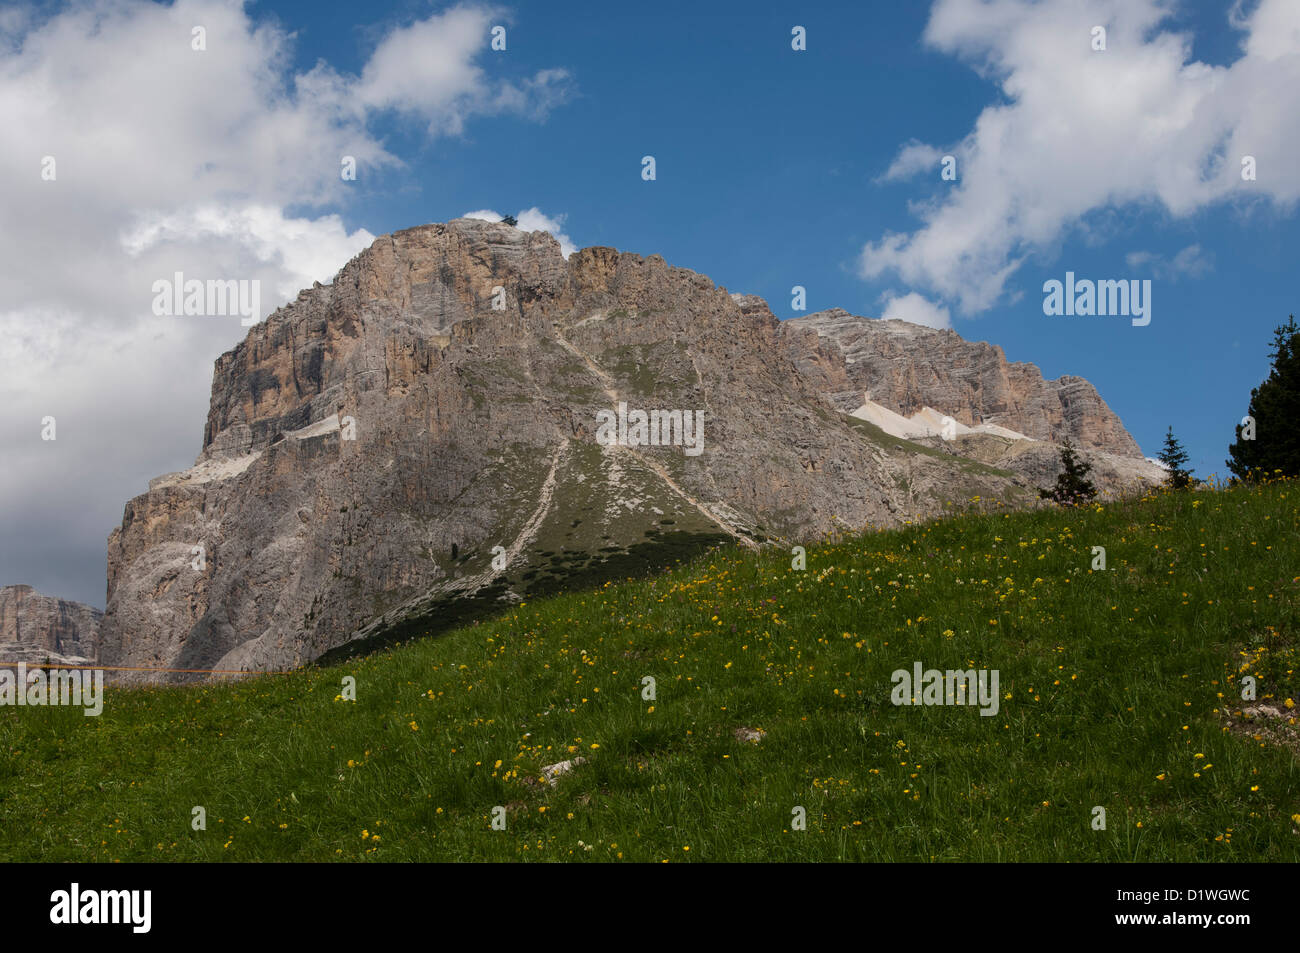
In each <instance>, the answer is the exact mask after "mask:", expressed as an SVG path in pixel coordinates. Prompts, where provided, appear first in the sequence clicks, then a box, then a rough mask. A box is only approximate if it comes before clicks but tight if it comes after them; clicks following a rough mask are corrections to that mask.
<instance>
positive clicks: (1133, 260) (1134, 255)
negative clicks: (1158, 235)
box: [1124, 244, 1214, 281]
mask: <svg viewBox="0 0 1300 953" xmlns="http://www.w3.org/2000/svg"><path fill="white" fill-rule="evenodd" d="M1124 261H1125V263H1126V264H1127V265H1128V266H1129V267H1130V268H1133V269H1138V268H1144V269H1146V270H1147V271H1148V272H1150V273H1151V274H1152V275H1153V276H1155V277H1156V278H1161V279H1167V280H1171V281H1177V280H1178V279H1179V278H1183V277H1187V278H1199V277H1201V276H1202V275H1206V274H1209V273H1210V272H1211V271H1213V270H1214V255H1213V254H1212V253H1210V252H1207V251H1205V250H1204V249H1202V248H1201V246H1200V245H1199V244H1196V245H1188V246H1187V247H1186V248H1184V249H1183V250H1182V251H1180V252H1178V253H1177V254H1176V255H1174V257H1173V258H1170V259H1168V260H1166V259H1165V258H1164V257H1162V256H1161V255H1157V254H1156V253H1154V252H1149V251H1131V252H1129V253H1128V254H1127V255H1125V256H1124Z"/></svg>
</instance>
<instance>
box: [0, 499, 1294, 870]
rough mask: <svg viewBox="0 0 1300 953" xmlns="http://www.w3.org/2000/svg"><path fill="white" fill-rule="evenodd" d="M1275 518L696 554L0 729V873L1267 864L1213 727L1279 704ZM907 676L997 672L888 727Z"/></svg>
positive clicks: (1288, 617) (1001, 531)
mask: <svg viewBox="0 0 1300 953" xmlns="http://www.w3.org/2000/svg"><path fill="white" fill-rule="evenodd" d="M1298 502H1300V494H1297V492H1296V487H1295V484H1289V483H1274V484H1271V485H1268V486H1263V487H1257V488H1239V489H1233V490H1226V491H1216V492H1201V493H1190V494H1177V495H1164V494H1162V495H1159V496H1156V497H1155V498H1149V499H1146V500H1143V501H1132V502H1125V503H1115V504H1109V505H1106V506H1102V507H1094V508H1092V509H1087V510H1055V509H1053V510H1039V511H1034V512H1022V513H1008V512H1002V511H998V510H994V511H993V512H979V513H976V512H969V513H966V514H958V515H954V516H953V517H952V518H950V519H946V520H942V521H939V522H935V523H929V524H925V525H920V526H909V527H904V528H903V529H900V530H896V531H892V532H886V533H873V534H869V535H865V536H860V537H856V538H851V539H841V540H838V541H836V542H834V543H830V544H827V545H825V546H821V547H810V548H809V550H808V554H807V568H806V570H803V571H796V570H792V569H791V567H790V554H789V553H788V552H785V551H782V550H776V549H768V550H765V551H763V552H760V553H757V554H755V553H752V552H745V551H742V550H738V549H732V548H727V549H721V550H717V551H715V552H713V553H712V554H710V555H709V556H708V557H705V558H703V559H697V560H695V561H693V562H691V563H688V564H685V565H683V566H681V567H679V568H678V569H676V570H673V571H672V572H670V573H667V574H664V575H661V576H658V577H655V578H653V579H645V580H639V581H632V582H625V583H620V584H617V585H609V586H607V587H606V588H604V589H602V590H598V591H595V592H585V593H574V594H569V595H563V596H557V597H553V598H550V599H547V600H545V601H539V602H528V603H526V604H524V605H521V606H518V607H515V608H514V609H512V610H510V611H508V612H507V613H506V614H504V615H501V616H499V617H497V618H495V619H493V620H491V621H488V622H483V623H481V624H478V625H475V626H472V627H469V628H462V629H459V630H457V631H454V632H450V633H447V634H444V635H442V636H440V637H438V638H435V639H426V640H423V641H416V642H411V643H408V644H405V645H401V646H397V647H394V648H390V649H387V650H385V651H383V652H380V653H377V654H375V655H372V656H370V657H367V658H364V659H356V660H352V661H350V662H347V663H346V664H342V665H338V666H334V667H326V668H317V669H311V670H306V671H302V672H298V673H294V674H291V675H284V676H263V677H258V678H253V679H248V680H245V681H242V682H240V683H238V684H228V685H212V686H207V687H185V688H179V687H177V688H154V689H134V690H127V689H121V690H110V693H109V695H108V698H107V701H106V706H105V710H104V713H103V714H102V715H101V716H100V717H98V718H88V717H84V716H83V715H82V714H81V713H80V710H68V709H58V708H43V709H42V708H22V709H4V710H2V711H0V726H2V727H0V751H3V752H4V757H3V760H2V761H0V858H3V859H5V860H54V861H62V860H105V861H107V860H119V859H120V860H125V861H132V860H157V859H163V860H200V861H210V860H347V861H355V860H369V861H375V860H509V859H518V858H522V859H532V860H592V861H596V860H598V861H608V860H617V859H619V858H620V857H621V859H623V860H627V861H654V862H658V861H661V860H673V861H680V860H699V859H702V860H905V861H911V860H971V861H974V860H1027V861H1028V860H1052V861H1056V860H1074V861H1115V860H1119V861H1214V860H1222V861H1246V860H1267V861H1295V860H1297V859H1300V834H1298V833H1297V829H1298V828H1300V824H1298V823H1297V821H1296V820H1294V819H1293V815H1297V814H1300V775H1298V773H1297V760H1296V753H1295V751H1294V750H1292V748H1290V747H1288V745H1287V744H1286V743H1285V737H1286V735H1287V732H1288V731H1291V732H1294V729H1293V728H1290V727H1288V726H1287V725H1286V723H1285V722H1286V719H1285V718H1284V719H1282V720H1281V723H1280V724H1274V725H1273V726H1272V728H1271V729H1270V730H1269V731H1262V730H1261V729H1259V728H1257V727H1256V726H1255V725H1251V724H1247V723H1246V722H1245V721H1244V720H1243V719H1242V718H1241V717H1240V716H1238V715H1236V714H1234V713H1236V712H1239V711H1240V710H1241V709H1242V707H1243V705H1244V704H1245V703H1243V702H1242V701H1241V700H1240V687H1239V685H1240V683H1239V678H1240V677H1241V676H1242V675H1246V674H1250V675H1254V676H1255V677H1256V678H1258V680H1259V691H1260V700H1261V701H1266V702H1267V703H1268V704H1272V705H1276V706H1279V707H1280V708H1281V709H1282V710H1283V711H1284V712H1287V713H1288V714H1294V713H1295V710H1294V709H1291V710H1289V711H1288V710H1287V709H1286V707H1285V701H1286V699H1288V698H1300V695H1297V681H1296V674H1295V656H1296V645H1297V643H1296V635H1297V631H1298V622H1300V620H1298V618H1297V611H1298V610H1297V598H1296V597H1297V590H1298V588H1300V581H1298V580H1300V577H1298V576H1297V573H1298V572H1300V534H1298V533H1297V529H1298V527H1297V523H1298V522H1300V510H1298V509H1297V503H1298ZM1093 546H1104V547H1105V548H1106V557H1107V563H1108V569H1107V570H1106V571H1104V572H1093V571H1092V570H1091V568H1090V567H1091V564H1092V559H1093V556H1092V551H1091V550H1092V547H1093ZM915 661H921V662H923V663H924V664H925V666H926V667H935V668H940V669H946V668H963V669H964V668H989V669H997V670H998V671H999V672H1000V677H1001V684H1000V689H1001V694H1002V695H1003V696H1004V697H1003V698H1002V699H1001V701H1000V711H999V712H998V714H997V716H996V717H981V716H980V714H979V711H978V709H977V708H974V707H958V706H947V707H943V706H936V707H920V706H917V707H896V706H894V705H893V704H891V701H890V691H891V687H892V685H891V678H890V676H891V673H892V672H893V671H894V670H895V669H910V668H911V666H912V664H913V662H915ZM347 675H351V676H355V678H356V686H357V688H356V690H357V700H356V702H355V703H353V702H348V701H343V700H340V699H339V698H338V696H339V694H340V686H341V682H342V679H343V677H344V676H347ZM644 676H652V677H653V678H654V679H655V680H656V682H657V697H656V698H655V700H654V701H653V702H651V701H648V700H645V699H643V698H642V697H641V690H642V678H643V677H644ZM652 706H653V707H652ZM739 728H757V729H762V730H763V731H764V732H766V735H765V736H764V737H763V738H762V740H760V741H758V742H757V743H753V742H749V741H744V740H740V739H738V738H737V737H736V735H735V732H736V730H737V729H739ZM1256 734H1258V735H1259V737H1258V738H1257V737H1254V735H1256ZM1279 737H1281V738H1283V739H1284V740H1283V742H1281V743H1279V742H1278V741H1277V740H1275V739H1277V738H1279ZM1290 737H1291V738H1294V734H1291V735H1290ZM576 755H581V756H583V757H585V758H587V759H588V760H587V762H586V763H585V764H582V765H580V766H578V767H577V768H576V769H575V770H573V771H572V772H571V773H569V774H567V775H566V776H564V777H563V778H562V779H560V781H559V784H558V787H556V788H554V789H552V788H550V787H548V786H545V785H539V784H537V783H536V778H537V777H538V775H539V774H540V772H541V768H542V766H543V765H544V764H550V763H553V762H557V761H560V760H563V759H565V758H570V757H573V756H576ZM196 805H202V806H204V807H205V808H206V810H207V818H208V824H207V830H206V831H194V830H192V829H191V826H190V819H191V808H192V807H194V806H196ZM497 805H500V806H504V807H506V808H507V819H508V820H507V829H506V830H504V831H495V830H492V829H491V827H490V816H491V812H492V809H493V807H494V806H497ZM796 806H801V807H803V808H805V809H806V812H807V830H806V831H798V830H791V816H792V815H791V811H792V809H793V808H795V807H796ZM1094 806H1100V807H1104V808H1105V809H1106V814H1107V827H1106V829H1105V830H1093V829H1092V828H1091V827H1090V821H1091V818H1092V816H1093V808H1094ZM1139 825H1140V826H1139ZM363 831H364V832H366V836H365V838H364V839H363V836H362V834H363ZM375 835H378V838H377V839H376V837H375ZM687 848H689V850H687Z"/></svg>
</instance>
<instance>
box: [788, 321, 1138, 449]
mask: <svg viewBox="0 0 1300 953" xmlns="http://www.w3.org/2000/svg"><path fill="white" fill-rule="evenodd" d="M786 326H788V327H790V329H791V332H793V331H794V330H795V329H798V330H808V329H810V330H813V331H815V332H816V333H817V334H818V336H819V337H821V338H822V339H823V340H824V341H826V342H827V343H828V344H831V345H833V346H834V347H835V348H836V349H837V350H838V351H839V352H840V354H841V355H843V358H844V363H845V367H846V371H847V375H848V379H849V381H850V382H851V383H852V386H853V388H854V390H855V392H856V391H865V392H866V393H867V395H868V396H869V397H870V399H871V400H873V401H875V402H876V403H879V404H883V405H885V406H886V407H888V408H889V409H891V410H894V411H896V412H897V413H900V414H902V415H903V416H904V417H911V416H912V415H913V414H914V413H916V412H917V411H920V410H922V409H923V408H924V407H926V406H930V407H934V408H936V409H939V410H941V411H943V412H944V413H946V414H949V415H950V416H952V417H953V418H954V419H956V420H957V421H958V422H960V423H962V424H965V425H966V426H968V427H974V426H976V425H978V424H996V425H998V426H1002V427H1006V428H1008V429H1010V430H1016V431H1019V432H1020V433H1023V434H1024V435H1025V436H1027V437H1030V438H1032V439H1035V440H1047V441H1053V442H1057V443H1059V442H1060V441H1062V440H1065V439H1066V438H1069V439H1070V440H1071V441H1072V442H1073V443H1074V444H1075V445H1076V446H1078V447H1080V448H1091V449H1094V450H1101V451H1105V452H1107V453H1113V454H1117V455H1119V456H1128V457H1141V456H1142V454H1141V451H1140V450H1139V449H1138V445H1137V443H1136V441H1134V439H1133V438H1132V437H1131V436H1129V433H1128V431H1127V430H1125V429H1124V425H1123V424H1122V423H1120V420H1119V418H1118V417H1117V416H1116V415H1115V414H1114V412H1112V411H1111V409H1110V408H1109V407H1107V406H1106V402H1105V401H1103V400H1102V399H1101V397H1100V395H1099V394H1098V393H1097V391H1096V389H1095V388H1094V387H1093V386H1092V385H1091V384H1089V383H1088V382H1087V381H1086V380H1084V379H1083V378H1081V377H1059V378H1057V379H1056V380H1044V379H1043V375H1042V373H1041V372H1040V371H1039V370H1038V368H1037V367H1035V366H1034V365H1033V364H1024V363H1013V362H1009V361H1007V358H1006V355H1005V354H1004V353H1003V351H1002V348H1000V347H997V346H996V345H993V344H987V343H985V342H982V341H966V340H963V339H962V338H961V337H960V336H959V335H958V334H957V333H956V332H955V331H950V330H942V331H940V330H935V329H933V328H926V327H921V326H920V325H916V324H908V323H907V322H905V321H878V320H869V319H866V318H859V317H855V316H853V315H851V314H849V313H848V312H846V311H842V310H840V309H838V308H836V309H832V310H830V311H819V312H817V313H816V314H810V315H808V316H807V317H804V318H795V319H793V320H791V321H787V322H786ZM857 396H858V397H861V396H862V395H861V394H857ZM858 403H859V404H861V403H862V401H861V400H859V401H858Z"/></svg>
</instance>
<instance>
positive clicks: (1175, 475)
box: [1159, 427, 1193, 490]
mask: <svg viewBox="0 0 1300 953" xmlns="http://www.w3.org/2000/svg"><path fill="white" fill-rule="evenodd" d="M1159 459H1160V462H1161V463H1163V464H1164V465H1165V468H1166V469H1167V470H1168V471H1169V476H1168V477H1167V478H1166V479H1165V485H1166V486H1168V487H1170V488H1171V489H1174V490H1185V489H1187V488H1188V487H1189V486H1191V485H1192V482H1193V481H1192V471H1191V470H1189V469H1187V461H1188V459H1189V458H1188V456H1187V451H1186V450H1184V449H1183V445H1182V444H1181V443H1179V442H1178V438H1177V437H1175V436H1174V428H1173V427H1170V428H1169V432H1168V433H1166V434H1165V445H1164V447H1163V448H1162V449H1161V451H1160V458H1159Z"/></svg>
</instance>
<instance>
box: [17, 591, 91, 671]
mask: <svg viewBox="0 0 1300 953" xmlns="http://www.w3.org/2000/svg"><path fill="white" fill-rule="evenodd" d="M102 616H103V613H102V612H100V611H99V610H98V609H95V608H93V607H91V606H88V605H83V604H82V603H80V602H67V601H65V600H63V599H56V598H55V597H53V596H43V595H41V594H40V593H39V592H37V591H36V590H35V589H33V588H32V587H31V586H4V587H2V588H0V661H4V662H29V663H43V662H45V661H46V660H47V659H48V660H49V661H52V662H56V663H59V664H65V665H68V664H82V663H85V662H87V661H90V660H91V659H93V658H94V657H95V648H96V642H97V640H98V637H99V622H100V619H101V617H102Z"/></svg>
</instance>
